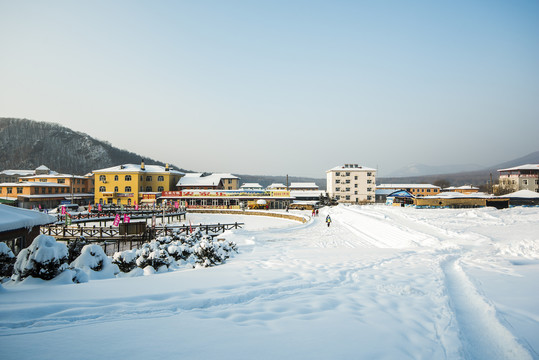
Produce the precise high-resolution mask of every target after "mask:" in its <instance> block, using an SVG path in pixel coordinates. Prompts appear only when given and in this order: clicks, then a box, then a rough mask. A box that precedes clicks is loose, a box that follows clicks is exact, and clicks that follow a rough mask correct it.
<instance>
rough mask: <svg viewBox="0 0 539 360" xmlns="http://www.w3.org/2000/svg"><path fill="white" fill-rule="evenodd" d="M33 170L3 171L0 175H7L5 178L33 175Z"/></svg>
mask: <svg viewBox="0 0 539 360" xmlns="http://www.w3.org/2000/svg"><path fill="white" fill-rule="evenodd" d="M34 173H35V172H34V170H4V171H0V174H2V175H7V176H15V175H19V176H28V175H34Z"/></svg>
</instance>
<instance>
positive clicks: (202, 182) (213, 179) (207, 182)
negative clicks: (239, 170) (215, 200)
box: [176, 173, 239, 186]
mask: <svg viewBox="0 0 539 360" xmlns="http://www.w3.org/2000/svg"><path fill="white" fill-rule="evenodd" d="M202 175H203V174H202V173H191V174H186V175H185V176H184V177H182V178H181V179H180V180H179V181H178V183H177V184H176V186H217V185H219V182H220V181H221V180H222V179H239V178H238V177H237V176H234V175H232V174H226V173H218V174H211V175H207V176H202Z"/></svg>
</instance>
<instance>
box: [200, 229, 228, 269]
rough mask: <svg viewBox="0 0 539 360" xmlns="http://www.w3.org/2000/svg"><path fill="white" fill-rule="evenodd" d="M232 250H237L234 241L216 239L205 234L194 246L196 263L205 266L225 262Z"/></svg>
mask: <svg viewBox="0 0 539 360" xmlns="http://www.w3.org/2000/svg"><path fill="white" fill-rule="evenodd" d="M232 252H237V247H236V244H235V243H234V242H226V241H221V240H217V241H214V240H213V239H212V237H211V236H203V237H202V238H201V239H200V241H199V242H198V244H196V245H195V246H194V248H193V255H195V256H196V258H197V259H196V260H195V261H196V263H197V264H199V265H202V266H204V267H208V266H212V265H217V264H220V263H222V262H224V261H225V260H226V259H228V258H229V257H230V254H231V253H232Z"/></svg>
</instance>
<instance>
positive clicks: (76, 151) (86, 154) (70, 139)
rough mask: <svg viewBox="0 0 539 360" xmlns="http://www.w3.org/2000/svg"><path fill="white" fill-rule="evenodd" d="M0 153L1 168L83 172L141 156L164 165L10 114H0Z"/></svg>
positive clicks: (59, 128) (68, 130) (124, 162)
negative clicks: (1, 115) (4, 116)
mask: <svg viewBox="0 0 539 360" xmlns="http://www.w3.org/2000/svg"><path fill="white" fill-rule="evenodd" d="M0 154H2V156H1V157H0V170H7V169H25V170H33V169H35V168H37V167H38V166H40V165H46V166H47V167H49V168H50V169H51V170H54V171H58V172H61V173H67V174H77V175H82V174H87V173H89V172H90V171H92V170H96V169H103V168H107V167H111V166H115V165H119V164H129V163H132V164H138V163H140V161H141V159H144V160H145V161H146V163H148V164H156V165H161V166H164V165H165V163H163V162H160V161H157V160H153V159H149V158H148V157H145V156H141V155H139V154H135V153H132V152H129V151H126V150H120V149H118V148H115V147H114V146H112V145H111V144H109V143H107V142H105V141H101V140H97V139H95V138H92V137H91V136H89V135H87V134H84V133H81V132H76V131H73V130H71V129H69V128H66V127H64V126H61V125H58V124H52V123H47V122H40V121H33V120H27V119H13V118H0ZM171 165H172V164H171ZM175 168H176V169H178V167H175ZM178 170H180V171H185V170H183V169H178Z"/></svg>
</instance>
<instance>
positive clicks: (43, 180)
mask: <svg viewBox="0 0 539 360" xmlns="http://www.w3.org/2000/svg"><path fill="white" fill-rule="evenodd" d="M39 182H47V179H39Z"/></svg>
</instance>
